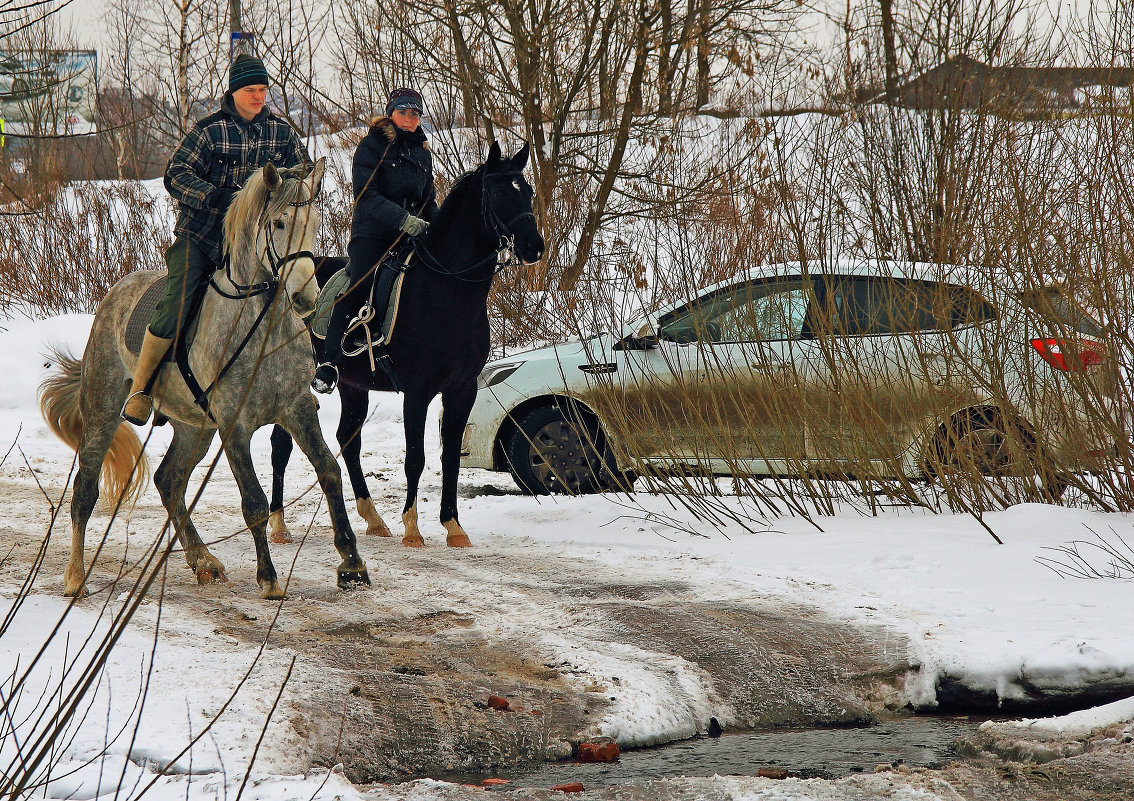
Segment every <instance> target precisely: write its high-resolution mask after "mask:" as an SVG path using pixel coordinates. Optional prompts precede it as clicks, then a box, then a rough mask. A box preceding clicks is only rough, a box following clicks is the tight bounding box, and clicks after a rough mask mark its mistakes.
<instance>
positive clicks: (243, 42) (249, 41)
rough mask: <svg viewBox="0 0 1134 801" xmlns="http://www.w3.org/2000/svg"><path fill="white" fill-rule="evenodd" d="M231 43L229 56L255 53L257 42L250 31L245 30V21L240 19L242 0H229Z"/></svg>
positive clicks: (232, 57) (233, 57) (234, 56)
mask: <svg viewBox="0 0 1134 801" xmlns="http://www.w3.org/2000/svg"><path fill="white" fill-rule="evenodd" d="M228 22H229V31H230V33H229V45H228V57H229V59H230V60H232V59H235V58H236V57H237V56H238V55H240V54H241V53H247V54H248V55H250V56H252V55H255V52H254V51H255V49H256V48H255V46H254V45H255V42H254V41H253V36H252V34H250V33H245V32H244V23H242V22H241V21H240V0H228Z"/></svg>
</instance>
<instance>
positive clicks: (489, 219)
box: [410, 170, 535, 283]
mask: <svg viewBox="0 0 1134 801" xmlns="http://www.w3.org/2000/svg"><path fill="white" fill-rule="evenodd" d="M523 175H524V174H523V173H522V172H520V171H519V170H516V171H514V172H502V173H493V174H492V175H491V176H487V175H482V176H481V189H480V213H481V220H482V222H483V223H484V227H485V229H487V230H488V231H490V232H492V233H493V234H495V235H496V250H495V251H493V253H492V254H491V255H489V256H485V257H484V258H483V259H481V260H480V261H477V262H474V263H473V264H471V265H470V266H468V267H466V268H465V269H463V270H459V271H457V272H450V271H448V270H444V269H442V268H441V265H440V264H438V262H437V259H436V258H434V257H433V254H432V253H430V252H429V251H428V249H426V248H425V246H424V245H422V244H421V243H419V242H418V241H417V240H416V239H412V240H410V242H411V245H412V247H413V249H414V252H415V253H417V254H418V256H420V257H421V261H422V263H423V264H424V265H425V266H426V267H428V268H429V269H430V270H432V271H433V272H435V273H438V274H440V275H446V276H449V277H450V278H456V279H458V280H460V281H468V282H470V283H478V282H480V281H481V280H483V279H480V278H465V277H464V276H465V275H467V274H468V273H471V272H472V271H473V270H475V269H477V268H478V267H480V266H481V265H483V264H487V263H488V262H489V261H490V260H492V259H495V260H496V261H497V264H496V269H495V270H494V271H493V275H495V274H496V273H498V272H500V271H501V270H503V269H504V268H505V267H508V266H509V265H513V264H515V263H516V251H515V246H516V234H515V232H514V231H513V230H512V226H514V225H515V224H516V223H518V222H519V221H520V220H523V219H525V218H527V217H531V218H532V219H533V220H534V219H535V215H534V214H533V213H532V212H530V211H524V212H520V213H519V214H517V215H516V216H515V217H513V218H512V219H511V220H509V221H508V222H504V220H503V219H502V218H501V217H500V214H499V213H498V212H497V211H496V207H495V206H494V205H493V204H492V201H491V200H489V197H488V194H489V193H488V181H487V179H488V178H506V179H516V178H520V179H523ZM504 252H507V253H508V254H509V255H508V258H506V259H501V258H500V254H502V253H504Z"/></svg>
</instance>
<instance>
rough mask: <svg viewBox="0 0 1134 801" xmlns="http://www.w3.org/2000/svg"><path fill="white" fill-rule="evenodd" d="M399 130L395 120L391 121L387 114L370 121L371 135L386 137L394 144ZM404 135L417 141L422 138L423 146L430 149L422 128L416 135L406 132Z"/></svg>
mask: <svg viewBox="0 0 1134 801" xmlns="http://www.w3.org/2000/svg"><path fill="white" fill-rule="evenodd" d="M399 130H400V129H399V128H398V126H397V125H396V124H395V123H394V121H393V119H391V118H390V117H387V116H386V115H385V114H379V115H377V116H375V117H372V118H371V119H370V131H369V133H372V134H374V135H376V136H384V137H385V138H386V139H387V140H388V141H390V142H393V141H394V140H395V139H397V138H398V132H399ZM402 135H403V136H410V137H412V138H413V139H417V138H418V137H419V136H420V139H421V146H422V147H424V148H425V149H426V150H428V149H429V142H428V141H426V137H425V131H423V130H422V129H421V128H418V129H417V131H415V132H414V133H410V132H409V131H405V132H403V134H402Z"/></svg>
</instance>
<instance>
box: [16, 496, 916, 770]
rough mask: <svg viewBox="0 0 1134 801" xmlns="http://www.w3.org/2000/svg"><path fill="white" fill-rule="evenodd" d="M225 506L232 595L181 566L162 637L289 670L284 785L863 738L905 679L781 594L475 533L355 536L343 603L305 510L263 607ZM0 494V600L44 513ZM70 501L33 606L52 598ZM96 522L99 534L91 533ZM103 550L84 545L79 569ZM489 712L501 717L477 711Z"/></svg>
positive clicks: (121, 551)
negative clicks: (270, 660)
mask: <svg viewBox="0 0 1134 801" xmlns="http://www.w3.org/2000/svg"><path fill="white" fill-rule="evenodd" d="M220 487H221V491H220V492H217V493H215V495H214V493H212V492H210V497H209V498H208V499H207V500H205V501H202V503H201V504H200V505H199V507H198V509H197V510H196V511H195V513H194V519H195V521H196V522H197V525H198V528H199V530H200V531H201V532H202V536H203V537H204V538H205V539H206V541H207V542H209V543H210V548H211V550H212V551H213V553H214V554H215V555H216V556H217V557H218V558H219V559H220V560H221V561H222V562H224V564H225V565H226V569H227V575H228V579H229V581H228V582H227V583H224V584H216V585H211V586H204V587H201V586H198V585H197V584H196V583H195V581H194V580H193V576H192V573H190V571H188V569H186V568H185V567H184V561H183V560H182V558H181V557H180V555H179V554H175V555H174V556H173V558H172V559H171V562H170V570H169V575H168V578H167V580H166V581H165V582H164V585H163V597H162V606H163V610H164V612H163V614H164V615H165V616H166V618H167V619H169V620H171V621H176V624H175V625H171V626H170V631H169V632H168V634H163V636H172V637H191V638H192V637H198V638H200V639H201V641H202V645H203V646H205V647H207V645H208V642H209V641H210V640H214V641H217V642H225V643H230V644H235V645H241V644H242V645H244V646H246V647H247V648H248V649H253V648H256V647H258V646H259V645H260V644H261V643H263V642H264V641H265V640H267V642H268V647H269V649H270V650H271V651H272V652H273V653H274V654H276V655H277V656H279V655H280V654H283V655H284V656H288V655H294V656H295V657H296V664H295V670H294V675H293V678H292V680H291V682H290V684H289V687H288V691H287V693H286V694H285V695H284V696H283V698H282V704H281V711H280V712H279V713H277V714H278V715H283V716H285V717H286V719H287V720H289V722H290V724H291V727H292V729H293V730H294V733H295V735H296V736H297V738H298V745H297V747H295V748H293V749H292V751H293V755H292V761H293V762H294V763H295V764H292V765H290V767H291V768H292V769H294V770H297V771H301V770H304V769H306V768H308V767H311V766H331V765H336V764H339V763H342V764H343V765H344V768H345V771H346V774H347V775H348V776H349V777H350V778H351V779H352V780H354V781H357V782H370V781H380V780H386V779H392V778H401V777H406V776H412V775H418V776H423V775H439V774H444V773H451V772H454V771H459V772H464V773H471V772H479V771H486V772H487V771H491V770H492V769H494V768H498V767H504V766H522V765H524V764H528V763H532V762H537V761H542V760H548V759H559V758H563V757H566V756H569V755H570V754H571V752H572V748H573V747H574V745H575V744H577V743H578V742H579V741H580V740H584V739H587V738H589V737H593V736H595V735H598V734H600V733H603V732H606V733H614V734H615V735H616V736H618V735H619V732H620V731H621V732H627V731H631V730H641V729H642V728H646V729H648V730H651V731H663V732H666V734H665V735H664V737H663V739H676V738H679V737H688V736H693V735H696V734H698V733H703V732H705V731H706V730H707V729H708V727H709V726H710V724H711V721H712V720H715V721H716V722H717V723H718V724H719V725H720V726H722V727H723V728H724V729H725V730H726V731H728V730H739V729H745V728H751V727H760V728H766V727H776V726H806V725H823V724H849V723H854V722H863V721H867V720H869V719H870V718H871V716H872V715H873V714H875V713H876V712H878V711H880V710H882V709H883V708H884V707H885V706H886V704H887V703H892V702H893V701H894V699H895V698H896V697H897V692H896V689H895V688H896V687H897V686H900V683H901V680H902V677H903V676H904V674H905V671H906V670H907V669H908V664H907V661H906V656H907V653H906V647H905V643H904V642H902V641H901V640H900V639H899V638H895V637H894V635H893V634H892V633H890V632H887V631H885V630H882V629H876V630H866V629H862V628H850V627H848V626H847V625H846V624H844V623H839V622H835V621H832V620H829V619H826V618H825V617H824V616H823V615H822V614H820V613H818V612H817V611H816V610H813V609H807V608H801V607H798V606H785V605H783V604H782V603H780V602H779V601H778V600H777V599H776V598H774V597H761V596H744V597H738V593H737V591H736V588H735V587H726V586H723V585H720V584H719V583H714V582H706V583H705V584H704V585H703V586H693V585H691V584H688V583H682V582H674V581H669V580H667V579H666V577H665V574H664V572H659V571H658V570H657V569H656V567H654V566H650V565H641V566H637V565H634V564H633V563H630V564H619V565H617V566H611V565H607V564H604V563H602V562H600V561H598V560H595V559H586V558H580V557H578V556H577V555H575V554H572V553H570V552H567V551H565V550H563V549H562V548H559V547H555V546H549V545H547V544H542V543H536V542H534V541H532V542H529V541H515V540H512V541H509V542H508V543H501V542H494V541H493V539H492V537H491V532H478V533H477V535H475V537H474V542H475V547H473V548H471V549H447V548H445V547H444V546H443V545H441V544H439V543H441V542H443V539H442V536H441V535H442V533H443V532H442V531H441V530H440V528H439V527H435V528H437V531H433V530H432V528H427V530H426V538H427V542H428V543H429V544H428V546H427V547H426V548H424V549H420V550H417V549H408V548H404V547H402V546H401V544H400V541H399V540H397V539H381V538H366V539H365V541H364V542H361V543H360V550H361V552H362V553H363V555H364V558H365V559H366V561H367V563H368V566H369V571H370V577H371V581H372V586H371V587H370V588H366V589H358V590H352V591H348V592H343V591H340V590H338V589H337V588H336V587H335V586H334V583H333V576H334V567H335V565H337V563H338V556H337V554H336V553H335V551H334V549H333V548H332V547H331V544H330V540H331V532H330V528H329V526H327V525H325V524H324V521H325V519H326V516H325V514H322V513H321V512H320V510H319V509H318V502H317V499H314V498H312V499H307V500H303V499H301V500H300V501H299V502H297V503H296V504H295V505H294V507H293V508H292V509H291V510H290V519H291V520H292V521H312V520H313V521H314V523H313V525H311V527H310V528H309V529H307V530H305V529H303V527H302V525H298V526H297V525H296V524H295V523H294V522H293V531H294V533H295V534H296V543H294V544H291V545H273V546H272V553H273V558H274V560H275V563H276V566H277V570H278V571H279V572H280V573H281V575H287V576H289V579H288V582H289V583H288V599H287V600H285V601H284V602H283V603H282V604H277V603H273V602H267V601H263V600H261V599H260V598H259V595H258V588H257V587H256V586H255V583H254V581H253V572H254V566H255V565H254V557H253V555H252V548H251V542H250V535H249V534H248V533H247V532H246V531H243V532H242V531H240V530H239V529H238V528H237V526H238V525H239V523H238V520H239V517H238V513H237V512H235V511H234V510H236V509H239V506H238V505H237V504H236V498H235V494H234V493H233V492H231V490H225V489H224V484H223V483H221V484H220ZM47 490H48V494H52V492H53V490H52V489H51V487H48V488H47ZM0 493H2V497H3V498H4V499H5V505H6V514H5V515H4V517H3V523H2V524H0V553H7V554H8V557H7V559H6V560H5V561H4V562H3V564H2V565H0V573H2V576H0V577H2V579H3V581H4V582H5V583H6V584H7V585H9V586H12V585H15V584H18V582H19V581H20V580H21V579H22V576H23V575H26V572H27V570H28V569H29V567H30V565H31V564H32V562H33V560H34V558H35V554H36V552H37V550H38V548H39V546H40V543H41V541H42V537H43V534H44V532H45V531H46V527H47V526H46V523H47V519H48V517H49V506H48V502H47V500H46V498H45V495H44V493H43V492H41V491H40V489H39V488H38V487H37V486H36V485H35V484H34V483H33V482H32V481H31V480H30V477H29V480H26V481H24V480H8V479H5V480H4V481H2V482H0ZM230 496H231V497H230ZM384 500H385V502H386V508H390V506H391V502H390V500H389V499H384ZM66 503H67V499H64V503H63V511H62V512H61V513H60V514H59V518H58V520H57V522H56V526H55V529H54V535H53V539H52V541H51V542H50V543H49V547H48V548H47V552H46V558H45V563H44V566H43V569H42V572H41V576H40V578H39V579H38V580H37V583H36V588H37V590H38V591H40V592H45V593H52V594H59V593H61V591H62V578H61V576H62V571H63V567H64V565H65V562H66V558H67V549H68V546H69V539H70V536H69V535H70V523H69V520H68V519H67V513H66ZM395 508H396V507H395ZM163 522H164V514H163V511H162V510H161V508H160V505H159V504H158V503H157V499H156V496H155V494H154V493H153V492H148V493H147V494H146V495H145V496H144V497H143V499H142V501H141V502H140V503H139V505H138V506H137V507H136V508H135V509H133V510H132V511H131V512H130V513H129V514H127V515H122V516H120V518H119V520H117V521H116V522H115V524H114V525H113V526H111V527H110V534H109V536H107V538H106V540H105V543H104V545H103V551H102V554H101V555H100V557H99V560H98V563H97V565H96V567H95V571H94V575H93V577H92V580H91V582H90V586H91V588H92V590H93V591H94V594H93V596H92V597H91V598H90V599H87V600H84V601H83V602H82V603H84V604H94V603H101V601H100V600H98V599H100V598H105V597H107V595H106V594H107V593H109V594H111V595H113V594H114V593H116V592H120V589H119V588H121V587H122V586H124V585H122V584H121V583H119V584H118V585H117V587H115V584H114V583H115V581H116V580H118V581H119V582H122V581H123V580H132V577H133V575H134V574H133V572H132V570H133V567H132V565H133V561H134V560H135V559H137V557H138V556H139V554H140V552H141V550H142V549H143V547H144V545H145V544H148V543H149V542H150V541H152V540H153V538H154V536H155V533H156V532H159V531H160V529H161V527H162V524H163ZM108 524H109V518H108V517H106V516H105V515H103V516H96V517H95V518H94V519H93V520H92V523H91V529H90V530H91V532H92V533H93V532H101V531H103V530H105V529H106V528H107V526H108ZM360 530H361V529H360ZM97 539H98V538H97V535H94V534H92V536H91V537H90V538H89V540H88V548H87V553H88V559H89V557H90V555H91V554H92V553H93V550H94V545H95V544H96V543H97ZM275 689H276V688H274V687H263V688H260V690H259V691H260V692H263V693H265V694H269V695H270V694H272V693H274V692H275ZM490 696H498V697H501V698H504V699H507V700H508V702H509V709H508V710H507V711H504V710H499V709H495V708H492V707H490V705H489V697H490ZM641 716H647V717H648V720H647V721H645V722H646V723H647V724H648V725H647V726H644V727H643V726H642V725H641V724H642V723H643V721H642V720H641ZM624 736H625V735H623V736H620V739H623V737H624ZM629 744H631V745H649V744H653V741H646V742H631V743H629Z"/></svg>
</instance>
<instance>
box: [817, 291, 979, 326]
mask: <svg viewBox="0 0 1134 801" xmlns="http://www.w3.org/2000/svg"><path fill="white" fill-rule="evenodd" d="M828 307H829V312H830V314H831V321H832V326H833V331H834V333H836V334H839V335H844V336H870V335H879V334H908V333H915V332H918V331H948V330H949V329H951V328H957V327H959V326H964V325H972V324H973V323H977V322H981V321H982V320H987V319H992V318H994V317H995V316H996V312H995V310H994V309H993V308H992V307H991V306H990V305H989V304H988V302H987V301H985V300H984V299H983V298H982V297H980V295H978V294H977V293H976V292H974V291H973V290H971V289H968V288H967V287H962V286H955V285H952V284H944V283H938V282H936V281H917V280H906V279H896V278H884V277H882V278H879V277H839V278H835V279H833V280H831V281H829V283H828Z"/></svg>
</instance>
